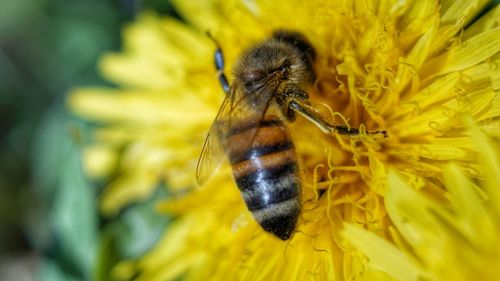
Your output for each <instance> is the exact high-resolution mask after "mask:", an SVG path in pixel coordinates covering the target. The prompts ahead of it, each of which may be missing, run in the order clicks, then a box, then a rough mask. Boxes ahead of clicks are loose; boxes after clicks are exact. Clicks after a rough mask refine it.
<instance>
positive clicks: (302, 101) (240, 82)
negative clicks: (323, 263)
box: [196, 30, 385, 240]
mask: <svg viewBox="0 0 500 281" xmlns="http://www.w3.org/2000/svg"><path fill="white" fill-rule="evenodd" d="M209 36H210V34H209ZM212 40H214V39H213V38H212ZM214 42H215V44H216V46H217V49H216V51H215V66H216V69H217V75H218V79H219V82H220V84H221V86H222V88H223V89H224V91H225V92H226V94H227V95H226V97H225V99H224V101H223V103H222V106H221V107H220V110H219V112H218V114H217V116H216V119H215V121H214V123H213V124H212V127H211V128H210V131H209V133H208V135H207V138H206V140H205V143H204V146H203V149H202V152H201V156H200V158H199V160H198V166H197V170H196V177H197V180H198V183H199V184H200V185H201V184H203V183H204V182H205V181H206V180H207V179H208V178H209V177H210V175H212V174H213V172H214V170H215V169H216V167H218V165H220V163H221V162H222V161H223V159H224V157H225V156H226V155H227V157H228V159H229V162H230V163H231V166H232V171H233V176H234V179H235V181H236V184H237V186H238V188H239V190H240V191H241V194H242V197H243V200H244V201H245V203H246V206H247V208H248V210H249V211H250V212H251V213H252V216H253V218H254V219H255V220H256V221H257V222H258V223H259V224H260V226H261V227H262V228H263V229H264V230H265V231H267V232H270V233H272V234H273V235H275V236H276V237H278V238H280V239H282V240H287V239H289V238H290V236H291V235H292V233H293V231H294V229H295V225H296V223H297V219H298V217H299V214H300V212H301V202H300V198H301V180H300V173H299V166H298V161H297V153H296V150H295V145H294V142H293V141H292V138H291V136H290V133H289V131H288V128H287V122H293V121H294V120H295V118H296V113H299V114H300V115H301V116H303V117H305V118H306V119H308V120H309V121H311V122H312V123H313V124H315V125H316V126H318V127H319V128H320V129H321V130H322V131H323V132H325V133H328V134H334V133H339V134H346V135H356V134H359V130H358V129H355V128H348V127H345V126H336V125H332V124H330V123H329V122H327V121H326V120H325V119H324V118H323V116H321V115H320V114H318V113H317V111H316V110H314V108H312V107H311V106H310V105H309V102H308V97H309V96H308V94H307V93H306V91H307V90H308V89H309V88H310V87H311V85H312V83H313V82H314V80H315V72H314V69H313V62H314V60H315V57H316V52H315V50H314V48H313V47H312V45H311V44H310V43H309V41H308V40H307V39H306V37H305V36H304V35H302V34H301V33H299V32H294V31H285V30H278V31H275V32H274V33H273V34H272V36H271V37H270V38H269V39H267V40H265V41H263V42H261V43H259V44H257V45H255V46H253V47H251V48H249V49H248V50H246V51H245V52H244V53H243V54H242V55H241V56H240V58H239V60H238V61H237V63H236V64H235V66H234V69H233V74H234V81H233V82H232V84H231V85H229V82H228V79H227V78H226V76H225V74H224V72H223V70H224V57H223V54H222V50H221V48H220V46H219V45H218V44H217V42H216V41H215V40H214ZM368 133H369V134H377V133H382V134H385V131H382V132H380V131H375V132H368Z"/></svg>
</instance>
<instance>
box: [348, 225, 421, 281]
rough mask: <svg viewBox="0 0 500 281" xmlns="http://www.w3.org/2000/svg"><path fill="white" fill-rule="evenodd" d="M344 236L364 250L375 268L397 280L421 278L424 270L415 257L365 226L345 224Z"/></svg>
mask: <svg viewBox="0 0 500 281" xmlns="http://www.w3.org/2000/svg"><path fill="white" fill-rule="evenodd" d="M343 234H344V237H345V238H346V239H348V240H349V241H350V242H351V243H352V244H353V245H354V246H355V247H356V248H357V249H359V250H360V251H361V252H363V253H364V254H365V255H366V256H367V257H368V259H369V260H370V265H371V266H373V267H374V268H375V269H377V270H380V271H382V272H386V273H387V274H389V275H391V276H392V277H394V278H395V279H396V280H407V281H412V280H415V281H416V280H421V278H423V274H422V270H421V269H420V268H419V267H418V265H417V264H418V263H417V261H416V260H413V258H411V257H409V256H407V255H404V254H403V253H402V252H400V251H399V250H398V249H397V248H396V247H395V246H394V245H392V244H391V243H389V242H388V241H385V240H383V239H382V238H380V237H378V236H377V235H375V234H374V233H371V232H368V231H366V230H364V229H363V228H361V227H359V226H356V225H353V224H345V229H344V233H343Z"/></svg>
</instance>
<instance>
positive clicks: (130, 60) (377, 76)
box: [69, 0, 500, 280]
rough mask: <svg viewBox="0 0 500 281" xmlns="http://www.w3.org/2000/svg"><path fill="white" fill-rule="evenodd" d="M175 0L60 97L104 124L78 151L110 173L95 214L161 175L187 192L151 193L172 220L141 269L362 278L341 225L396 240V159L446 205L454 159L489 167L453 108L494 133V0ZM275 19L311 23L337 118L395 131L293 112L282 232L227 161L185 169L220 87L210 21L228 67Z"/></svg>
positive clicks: (499, 48) (327, 104)
mask: <svg viewBox="0 0 500 281" xmlns="http://www.w3.org/2000/svg"><path fill="white" fill-rule="evenodd" d="M173 3H174V5H175V7H176V9H177V10H178V12H179V14H180V15H181V16H182V17H183V18H184V19H185V22H180V21H178V20H176V19H174V18H170V17H165V18H159V17H157V16H155V15H153V14H150V13H145V14H143V15H142V16H141V17H139V18H138V20H137V21H136V22H134V23H133V24H131V25H130V26H129V27H128V28H126V29H125V32H124V49H123V51H122V52H120V53H113V54H108V55H106V56H105V57H104V58H103V59H102V60H101V65H100V67H101V70H102V73H103V75H104V76H105V77H107V78H108V79H109V80H110V81H112V82H114V83H116V84H117V85H118V86H119V87H118V88H117V89H102V88H86V89H79V90H77V91H75V92H74V93H73V94H72V95H71V96H70V99H69V104H70V107H71V108H72V109H73V111H74V112H76V113H77V114H78V115H80V116H83V117H85V118H87V119H90V120H95V121H98V122H100V123H101V124H103V126H101V127H100V128H99V129H96V131H95V133H94V135H93V142H92V143H91V144H90V145H89V146H88V147H87V148H86V150H85V151H84V156H85V159H86V162H85V163H87V164H86V167H88V171H90V172H89V175H90V176H93V175H94V176H105V175H106V174H108V175H110V173H111V171H113V170H114V171H118V172H117V173H114V174H113V175H115V176H114V178H113V179H112V181H111V183H110V185H109V186H108V187H107V189H106V191H105V192H104V193H103V195H102V198H101V208H102V212H103V214H105V215H113V214H116V213H117V212H118V211H119V210H120V209H122V208H123V207H124V206H126V205H128V204H130V203H131V202H137V201H141V200H143V199H145V198H147V197H148V196H149V195H150V194H151V193H152V192H153V191H154V189H155V188H156V187H157V186H159V184H161V183H165V185H166V186H167V187H168V189H169V191H170V192H171V193H172V194H177V195H178V194H185V195H184V196H172V197H170V198H167V199H166V200H165V201H163V202H161V203H159V204H158V210H159V211H160V212H163V213H166V214H170V215H174V216H176V220H175V221H174V222H173V223H172V224H170V225H169V228H168V230H167V231H166V233H165V235H164V237H163V239H162V240H161V241H159V242H158V243H157V245H156V246H155V247H154V248H153V249H152V250H151V251H150V252H149V253H148V254H147V255H145V256H144V257H143V258H142V259H140V260H139V261H137V264H136V266H137V269H138V270H139V271H140V274H139V275H138V276H139V277H138V280H175V279H176V278H179V277H183V278H185V279H187V280H208V279H224V280H240V279H244V280H274V279H279V280H344V279H345V280H357V279H361V278H368V277H367V275H366V272H367V271H366V266H367V260H368V258H367V256H365V255H364V254H363V252H362V251H353V250H351V248H352V246H351V245H352V244H351V243H350V242H349V241H347V240H346V239H345V237H344V236H343V235H342V233H344V232H343V229H344V225H345V224H346V223H347V224H348V225H349V226H352V225H356V226H357V227H361V228H364V229H366V230H367V231H368V233H370V234H371V235H374V236H375V237H378V238H379V239H383V240H382V241H385V243H380V245H382V246H380V247H386V249H387V250H388V251H392V252H395V253H399V252H396V251H395V250H394V249H393V248H394V247H395V245H399V244H398V243H400V242H401V237H402V236H403V237H405V238H406V236H405V235H406V234H407V233H406V232H405V231H407V230H406V228H405V225H403V224H402V223H401V222H400V221H398V220H397V219H398V218H401V216H388V213H389V214H391V212H392V210H393V209H390V208H389V207H390V206H393V205H390V204H389V205H387V204H386V203H385V200H386V197H387V196H389V195H390V194H392V193H391V190H392V189H389V190H388V187H387V186H388V183H389V184H390V185H389V186H393V182H394V177H392V176H389V177H388V171H389V170H394V171H396V172H397V173H398V175H400V176H401V177H402V180H403V181H404V182H405V183H406V185H408V186H409V187H411V189H412V190H413V191H414V192H416V193H417V194H419V196H425V197H426V198H429V200H431V199H432V200H436V201H437V202H441V203H442V204H443V205H446V204H449V201H450V200H451V199H450V198H449V193H448V191H447V190H446V189H445V188H443V186H445V183H446V181H447V180H448V179H449V177H447V176H446V175H448V174H449V172H445V171H448V170H447V169H449V168H447V167H448V166H447V163H448V162H449V161H453V162H454V163H456V164H455V165H456V167H459V168H456V169H460V171H463V173H465V174H466V175H467V176H468V177H471V178H475V179H480V178H481V177H483V176H484V175H483V171H482V170H481V168H480V166H478V165H477V162H476V161H475V155H476V150H475V149H474V145H473V143H474V140H473V138H471V135H470V134H469V133H467V129H466V127H465V126H464V124H463V122H462V117H461V116H462V115H463V113H467V114H469V115H470V116H471V118H472V119H473V120H474V122H476V123H477V124H478V126H479V128H480V129H481V130H483V131H485V132H486V133H487V134H488V135H489V136H490V137H493V138H495V139H496V140H498V138H499V137H500V130H499V128H500V122H499V120H500V119H499V116H500V99H499V97H498V92H499V91H500V55H499V52H500V26H499V20H498V19H499V18H500V16H499V15H500V7H495V8H492V9H490V10H489V11H488V12H487V13H485V14H483V15H482V16H481V17H480V18H479V19H476V18H477V17H478V15H480V14H481V12H482V11H483V9H484V8H485V7H486V6H487V4H488V1H472V0H469V1H467V0H463V1H376V0H372V1H341V0H331V1H326V0H315V1H309V2H307V3H302V2H300V1H286V2H277V1H242V0H228V1H201V0H197V1H173ZM283 28H286V29H290V30H295V31H299V32H301V33H303V34H305V36H306V37H307V38H308V40H309V41H310V42H311V44H312V45H313V46H314V48H315V50H316V53H317V59H316V61H315V63H314V69H315V71H316V74H317V79H316V81H315V83H314V86H313V88H312V89H311V90H310V92H309V95H310V101H311V103H312V104H313V106H314V107H315V108H317V109H318V110H319V111H320V112H321V113H322V114H323V115H324V116H327V117H328V118H329V119H330V120H331V122H332V123H338V124H341V125H342V124H344V123H347V124H348V125H349V126H351V127H360V128H363V129H364V130H378V129H385V130H387V132H388V134H389V138H388V139H386V140H378V139H375V138H371V137H368V136H360V137H359V138H349V137H343V136H336V137H335V136H330V135H326V134H324V133H323V132H321V131H320V130H319V129H318V128H317V127H315V126H314V125H313V124H311V123H310V122H309V121H307V120H304V119H302V118H297V120H296V121H295V122H294V123H292V124H291V125H290V129H291V130H292V134H293V138H294V141H295V144H296V146H297V152H298V155H299V158H300V162H301V173H302V180H303V190H302V199H301V200H302V205H303V211H302V213H301V215H300V218H299V222H298V224H297V227H296V232H295V233H294V235H293V236H292V238H290V239H289V240H287V241H285V242H283V241H280V240H279V239H277V238H275V237H273V236H272V235H270V234H267V233H265V232H264V231H263V230H262V229H261V228H260V227H259V226H258V224H257V223H256V222H255V221H254V220H253V219H252V217H251V214H250V213H249V212H248V210H247V209H246V207H245V205H244V203H243V200H242V199H241V195H240V194H239V192H238V189H237V187H236V185H235V183H234V181H233V179H232V177H231V171H230V169H229V167H228V165H224V166H223V168H222V169H221V170H220V172H218V173H216V174H215V175H214V176H213V177H212V179H211V180H210V181H208V182H207V183H206V184H205V185H204V186H202V187H199V188H196V183H195V172H194V171H195V167H196V163H197V159H198V156H199V153H200V150H201V147H202V144H203V141H204V138H205V135H206V132H207V131H208V129H209V128H210V125H211V123H212V121H213V119H214V117H215V115H216V113H217V110H218V108H219V106H220V104H221V102H222V99H223V98H224V93H223V91H222V89H221V87H220V85H219V84H218V82H217V79H216V78H215V77H216V73H215V69H214V67H213V61H212V57H213V52H214V49H215V46H214V45H213V42H212V41H210V40H209V39H208V38H207V36H206V35H205V32H206V31H210V32H211V34H212V35H213V36H214V37H215V38H217V41H218V42H219V43H220V45H221V47H222V49H223V51H224V54H225V57H226V65H228V66H229V67H230V66H231V65H233V64H234V62H235V61H236V59H237V58H238V56H239V55H240V54H241V53H242V52H243V51H244V50H245V49H246V48H248V47H249V46H252V45H253V44H255V43H256V42H259V41H262V40H264V39H265V38H267V37H268V36H269V35H270V34H271V33H272V32H273V31H274V30H276V29H283ZM228 75H229V80H231V73H229V72H228ZM116 175H118V176H116ZM410 218H411V219H416V218H415V216H411V217H410ZM401 228H402V229H401ZM354 229H356V228H354ZM354 245H357V244H354ZM360 249H361V250H362V248H361V244H360ZM398 249H405V248H402V247H401V248H398ZM427 249H428V248H427ZM406 250H407V251H411V249H410V248H407V249H406ZM382 253H383V251H382ZM368 257H370V256H369V255H368ZM377 257H378V256H377ZM392 257H395V256H392ZM423 257H424V258H428V257H430V256H429V255H427V256H423ZM458 270H460V269H458ZM401 271H402V269H401ZM364 274H365V275H364ZM373 274H375V275H376V276H379V277H380V276H387V275H384V274H386V273H373ZM377 274H379V275H377ZM380 274H381V275H380ZM408 274H410V273H408ZM375 275H374V276H375ZM399 277H400V276H395V277H394V278H395V279H401V280H403V279H402V278H399Z"/></svg>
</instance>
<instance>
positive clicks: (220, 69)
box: [206, 31, 229, 94]
mask: <svg viewBox="0 0 500 281" xmlns="http://www.w3.org/2000/svg"><path fill="white" fill-rule="evenodd" d="M206 34H207V36H208V38H210V40H212V41H213V42H214V44H215V46H216V47H217V48H216V50H215V53H214V61H215V69H217V77H218V79H219V83H220V84H221V86H222V89H223V90H224V92H226V94H227V93H229V82H228V81H227V78H226V75H225V74H224V55H223V53H222V49H221V47H220V45H219V43H218V42H217V40H215V38H214V37H213V36H212V34H211V33H210V31H207V32H206Z"/></svg>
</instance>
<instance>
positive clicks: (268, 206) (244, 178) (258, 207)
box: [228, 117, 300, 240]
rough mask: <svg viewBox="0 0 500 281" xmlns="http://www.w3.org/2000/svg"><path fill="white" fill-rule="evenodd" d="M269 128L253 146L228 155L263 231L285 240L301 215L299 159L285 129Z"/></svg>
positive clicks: (276, 125)
mask: <svg viewBox="0 0 500 281" xmlns="http://www.w3.org/2000/svg"><path fill="white" fill-rule="evenodd" d="M268 118H269V117H268ZM280 122H281V121H280ZM267 124H271V125H267V126H261V127H259V128H258V131H257V133H256V134H255V137H254V140H253V141H252V145H250V146H247V147H246V148H241V147H238V146H234V147H231V149H229V150H228V152H229V158H230V161H231V164H232V166H233V174H234V177H235V180H236V183H237V185H238V188H239V189H240V191H241V194H242V196H243V199H244V201H245V203H246V205H247V207H248V209H249V210H250V211H251V212H252V215H253V217H254V218H255V220H256V221H257V222H258V223H259V224H260V225H261V226H262V227H263V228H264V230H266V231H268V232H271V233H273V234H274V235H276V236H278V237H279V238H281V239H283V240H286V239H288V238H289V237H290V235H291V233H292V232H293V230H294V228H295V224H296V222H297V217H298V215H299V213H300V180H299V176H298V165H297V156H296V153H295V147H294V145H293V142H292V141H291V137H290V135H289V134H288V131H287V129H286V127H285V126H284V125H283V124H282V123H277V122H272V123H269V122H268V123H267ZM240 134H241V135H244V134H245V133H244V132H240V133H238V134H235V135H232V136H231V138H233V140H236V139H237V138H240V137H241V135H240ZM228 143H233V144H234V143H236V142H228Z"/></svg>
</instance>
